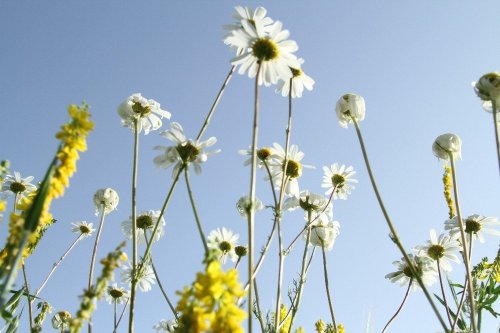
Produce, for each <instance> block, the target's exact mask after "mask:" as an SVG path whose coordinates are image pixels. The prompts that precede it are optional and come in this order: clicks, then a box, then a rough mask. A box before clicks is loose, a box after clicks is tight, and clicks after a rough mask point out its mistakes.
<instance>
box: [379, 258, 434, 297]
mask: <svg viewBox="0 0 500 333" xmlns="http://www.w3.org/2000/svg"><path fill="white" fill-rule="evenodd" d="M408 257H409V258H410V262H411V264H412V266H413V267H414V268H415V269H416V274H418V276H420V278H421V279H422V282H423V283H424V285H425V286H426V287H429V286H431V285H433V284H434V283H435V282H436V281H437V274H438V273H437V271H436V268H435V265H433V264H432V262H431V261H429V260H427V259H424V258H422V257H420V256H415V255H413V254H408ZM393 264H394V265H396V267H397V271H395V272H392V273H389V274H387V275H386V276H385V278H386V279H389V280H390V281H391V282H393V283H399V285H400V286H404V285H407V284H408V283H409V282H410V281H411V289H412V290H413V291H415V290H416V289H417V288H419V287H420V285H419V284H418V280H417V278H416V277H415V276H414V274H413V273H412V271H411V269H410V267H409V266H408V263H407V262H406V260H405V258H404V257H403V258H401V260H396V261H394V262H393Z"/></svg>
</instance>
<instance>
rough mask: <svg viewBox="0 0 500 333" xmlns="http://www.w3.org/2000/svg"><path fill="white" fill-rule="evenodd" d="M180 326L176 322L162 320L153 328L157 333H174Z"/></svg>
mask: <svg viewBox="0 0 500 333" xmlns="http://www.w3.org/2000/svg"><path fill="white" fill-rule="evenodd" d="M178 326H179V324H177V321H176V320H166V319H162V320H160V322H159V323H158V324H156V325H154V326H153V329H155V330H156V332H157V333H174V332H175V330H176V329H177V327H178Z"/></svg>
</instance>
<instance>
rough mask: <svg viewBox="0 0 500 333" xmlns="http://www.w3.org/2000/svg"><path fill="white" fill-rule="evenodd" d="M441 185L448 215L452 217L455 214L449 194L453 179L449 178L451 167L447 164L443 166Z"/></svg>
mask: <svg viewBox="0 0 500 333" xmlns="http://www.w3.org/2000/svg"><path fill="white" fill-rule="evenodd" d="M443 185H444V191H443V193H444V198H445V199H446V204H447V205H448V216H449V217H450V219H452V218H453V217H454V216H455V203H454V202H453V198H452V196H451V191H452V190H453V181H452V179H451V168H450V167H449V166H448V165H445V166H444V174H443Z"/></svg>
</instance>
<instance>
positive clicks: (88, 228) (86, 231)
mask: <svg viewBox="0 0 500 333" xmlns="http://www.w3.org/2000/svg"><path fill="white" fill-rule="evenodd" d="M71 224H72V225H73V228H71V231H72V232H74V233H76V234H80V236H81V237H82V238H86V237H90V236H92V233H93V232H94V231H95V229H94V228H93V226H94V225H93V224H92V223H87V222H86V221H81V222H75V223H71Z"/></svg>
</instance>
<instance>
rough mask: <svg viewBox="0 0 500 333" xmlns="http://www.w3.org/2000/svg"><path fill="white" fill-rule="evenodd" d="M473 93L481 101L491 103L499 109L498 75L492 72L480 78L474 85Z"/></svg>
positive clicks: (499, 74) (499, 79)
mask: <svg viewBox="0 0 500 333" xmlns="http://www.w3.org/2000/svg"><path fill="white" fill-rule="evenodd" d="M474 91H475V92H476V94H477V96H478V97H479V98H481V99H482V100H483V101H490V102H491V101H493V102H495V103H496V104H497V107H500V73H499V72H492V73H488V74H485V75H483V76H481V78H480V79H479V80H478V81H477V82H476V83H475V84H474Z"/></svg>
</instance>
